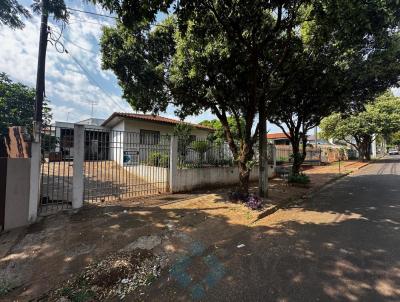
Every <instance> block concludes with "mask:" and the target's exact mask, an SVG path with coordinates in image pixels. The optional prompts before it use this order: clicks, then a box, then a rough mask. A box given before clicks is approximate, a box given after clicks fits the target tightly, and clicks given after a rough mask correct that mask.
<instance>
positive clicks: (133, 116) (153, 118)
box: [101, 112, 214, 131]
mask: <svg viewBox="0 0 400 302" xmlns="http://www.w3.org/2000/svg"><path fill="white" fill-rule="evenodd" d="M115 118H123V119H130V120H142V121H149V122H155V123H160V124H169V125H178V124H186V125H190V126H193V127H195V128H197V129H202V130H207V131H214V129H213V128H211V127H207V126H203V125H199V124H193V123H188V122H184V121H180V120H175V119H172V118H168V117H164V116H160V115H153V114H138V113H125V112H114V113H113V114H111V116H110V117H109V118H108V119H106V120H105V121H104V122H103V123H102V124H101V125H102V126H107V124H109V123H110V122H111V121H112V120H113V119H115Z"/></svg>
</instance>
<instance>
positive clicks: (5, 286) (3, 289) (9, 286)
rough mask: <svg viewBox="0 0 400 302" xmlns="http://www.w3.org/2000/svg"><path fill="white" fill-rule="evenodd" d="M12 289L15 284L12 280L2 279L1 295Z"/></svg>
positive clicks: (0, 285) (0, 284) (0, 281)
mask: <svg viewBox="0 0 400 302" xmlns="http://www.w3.org/2000/svg"><path fill="white" fill-rule="evenodd" d="M12 289H13V286H12V284H11V283H10V282H8V281H7V280H0V297H2V296H5V295H7V294H8V293H9V292H10V291H11V290H12Z"/></svg>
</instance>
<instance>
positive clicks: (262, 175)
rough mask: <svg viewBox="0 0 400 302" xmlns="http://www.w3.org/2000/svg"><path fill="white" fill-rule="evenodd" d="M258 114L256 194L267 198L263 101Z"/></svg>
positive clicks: (266, 157)
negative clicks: (257, 177)
mask: <svg viewBox="0 0 400 302" xmlns="http://www.w3.org/2000/svg"><path fill="white" fill-rule="evenodd" d="M259 105H260V106H259V112H258V131H259V139H258V140H259V146H258V148H259V149H258V150H259V152H258V153H259V166H258V168H259V180H258V187H259V189H258V194H259V195H260V197H264V198H267V197H268V152H267V147H268V144H267V114H266V110H265V104H264V103H263V100H261V101H260V104H259Z"/></svg>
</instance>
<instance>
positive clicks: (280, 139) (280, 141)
mask: <svg viewBox="0 0 400 302" xmlns="http://www.w3.org/2000/svg"><path fill="white" fill-rule="evenodd" d="M267 140H268V141H270V142H271V143H273V144H274V145H286V146H287V145H290V140H289V139H288V137H287V136H286V134H285V133H282V132H278V133H267Z"/></svg>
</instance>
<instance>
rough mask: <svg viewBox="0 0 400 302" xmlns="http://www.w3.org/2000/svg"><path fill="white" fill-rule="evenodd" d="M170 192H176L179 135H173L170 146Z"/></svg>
mask: <svg viewBox="0 0 400 302" xmlns="http://www.w3.org/2000/svg"><path fill="white" fill-rule="evenodd" d="M169 148H170V149H169V192H170V193H174V192H176V185H177V174H178V173H177V172H178V171H177V170H178V169H177V167H178V137H176V136H174V135H172V136H171V141H170V146H169Z"/></svg>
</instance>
